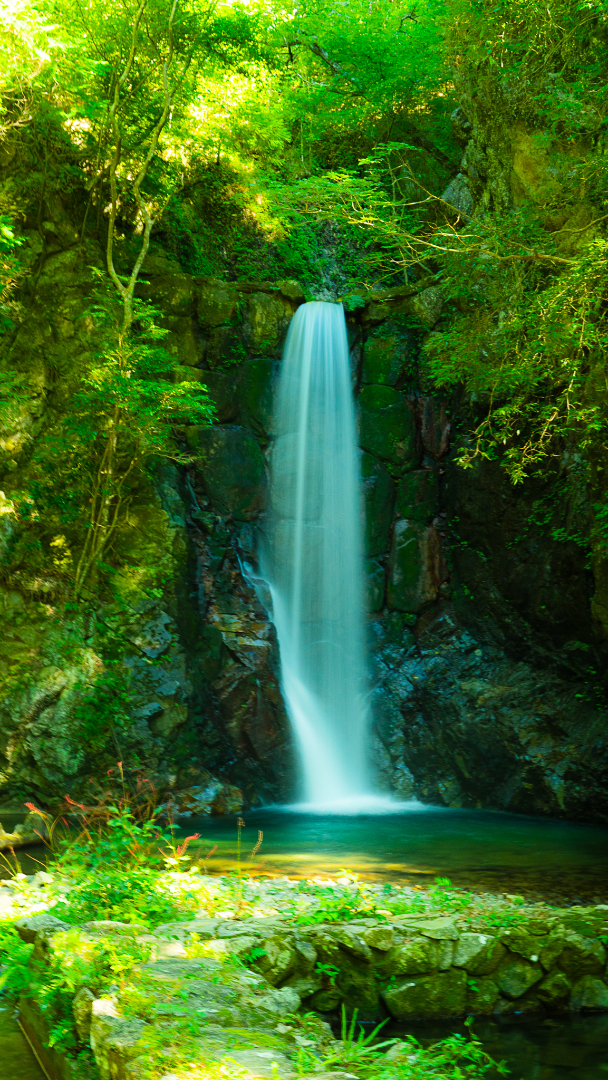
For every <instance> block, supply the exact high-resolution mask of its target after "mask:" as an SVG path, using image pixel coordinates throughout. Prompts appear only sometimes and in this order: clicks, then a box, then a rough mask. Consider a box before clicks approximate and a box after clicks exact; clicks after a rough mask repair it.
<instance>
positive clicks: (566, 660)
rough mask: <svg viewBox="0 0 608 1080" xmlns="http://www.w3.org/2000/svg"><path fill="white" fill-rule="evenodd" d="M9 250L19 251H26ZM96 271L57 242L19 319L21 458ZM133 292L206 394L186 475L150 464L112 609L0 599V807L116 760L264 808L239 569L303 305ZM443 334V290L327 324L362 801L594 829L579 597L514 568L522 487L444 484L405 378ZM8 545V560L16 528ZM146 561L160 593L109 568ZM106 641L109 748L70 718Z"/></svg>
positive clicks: (253, 610)
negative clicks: (371, 786) (113, 664)
mask: <svg viewBox="0 0 608 1080" xmlns="http://www.w3.org/2000/svg"><path fill="white" fill-rule="evenodd" d="M58 217H59V211H58ZM65 228H66V229H67V228H68V226H67V225H65ZM28 242H29V244H30V245H31V246H32V248H33V250H34V251H35V243H36V237H35V236H34V235H32V236H30V237H29V238H28ZM100 260H101V255H100V252H99V250H98V249H96V246H95V245H93V244H91V245H90V249H89V250H87V251H86V252H84V254H81V253H80V252H79V251H78V249H77V248H76V247H72V246H69V245H67V244H65V242H64V245H63V246H62V245H61V243H59V242H58V244H57V250H55V251H51V252H50V253H49V254H47V256H46V259H45V262H44V265H43V266H42V268H41V272H40V276H39V278H38V283H37V301H38V305H37V307H36V308H35V309H32V311H31V315H30V318H29V319H28V322H27V326H22V327H21V328H20V329H18V330H17V332H16V333H15V334H14V335H13V337H12V340H11V341H10V343H9V344H8V350H9V351H8V355H9V357H10V356H13V357H14V356H15V355H17V354H18V356H19V362H20V364H21V368H22V370H24V371H25V372H26V373H27V378H28V386H29V388H30V394H29V399H28V401H26V402H25V403H24V406H23V409H22V420H21V431H24V430H26V431H28V432H29V433H31V434H32V435H33V437H34V438H35V437H36V433H37V432H38V431H40V430H42V429H43V425H44V423H45V415H47V414H48V410H49V409H50V408H51V407H52V406H53V404H54V405H55V407H56V401H57V390H56V387H55V386H54V384H53V379H52V372H53V356H54V354H55V353H57V354H58V353H59V351H60V350H61V351H62V353H63V354H65V353H66V351H67V352H68V353H70V352H71V353H73V354H74V355H80V354H81V353H82V350H83V349H86V348H90V347H91V345H90V331H89V330H88V329H87V326H86V321H85V320H83V319H82V318H81V315H82V311H83V310H84V309H85V307H86V297H87V290H88V288H89V286H90V270H89V269H87V267H88V266H90V265H91V264H94V263H95V262H97V263H100ZM145 273H146V278H147V280H148V282H149V284H148V285H146V286H144V287H142V292H143V293H145V295H146V296H148V297H149V298H151V299H153V300H154V301H155V302H156V303H157V304H158V305H159V306H160V307H161V308H162V311H163V313H164V323H165V325H166V327H167V329H169V331H170V335H169V338H168V339H167V344H168V348H169V350H170V351H171V352H172V353H173V354H174V355H175V356H176V358H177V360H178V361H179V365H180V366H179V367H178V368H177V370H176V372H175V375H174V377H175V378H176V379H180V378H182V377H184V378H185V377H188V378H192V377H194V378H196V379H200V380H201V381H202V382H204V383H206V384H207V385H208V387H209V390H210V393H211V396H212V398H213V399H214V401H215V402H216V405H217V419H216V423H215V424H214V426H213V427H210V428H206V429H205V428H200V427H197V426H191V427H188V428H185V429H184V431H183V437H184V442H185V443H186V444H187V446H188V447H189V448H190V450H191V451H192V453H193V454H194V456H195V461H194V462H193V464H192V465H191V466H189V467H187V468H184V467H177V466H172V465H165V466H163V467H161V468H160V469H158V470H157V472H156V474H155V476H154V477H153V478H152V479H151V480H150V482H149V483H146V484H141V485H140V488H139V490H138V492H137V493H136V496H135V497H134V499H133V502H132V505H131V509H130V515H129V524H128V527H125V528H124V529H123V530H122V532H121V534H120V536H119V538H118V540H117V543H116V558H117V559H118V560H122V567H123V568H122V569H121V571H120V574H122V578H123V579H124V580H123V586H122V597H123V599H124V603H123V604H122V605H114V606H112V605H106V607H104V608H103V609H100V612H99V619H98V620H97V621H95V620H94V621H93V622H92V621H91V620H90V618H89V619H88V621H87V618H86V617H83V616H81V617H77V618H76V619H75V620H74V622H73V623H72V624H71V625H70V626H68V627H66V625H65V624H59V623H58V622H57V621H56V620H55V621H54V619H53V614H52V612H53V593H52V585H47V586H46V593H45V581H44V578H43V577H41V576H40V575H39V578H38V580H37V581H31V580H29V579H27V577H26V575H25V571H24V575H23V576H22V578H21V579H14V580H13V581H12V583H11V582H5V584H4V586H3V589H2V597H1V599H2V605H3V609H4V610H3V623H4V627H5V628H6V633H5V637H4V642H3V645H2V650H3V652H2V658H3V661H4V663H5V666H6V668H7V670H9V671H10V670H11V668H10V665H11V663H13V664H14V663H15V658H17V660H19V659H20V660H21V662H24V661H26V662H27V663H28V665H29V666H28V679H27V685H26V686H25V688H24V687H23V686H21V687H19V686H17V688H16V689H14V690H13V691H12V692H11V693H10V694H9V696H8V697H7V698H6V699H5V704H4V712H3V714H2V720H1V725H2V727H1V730H2V747H1V749H2V754H3V761H4V764H3V770H2V788H3V792H4V794H5V797H7V798H15V799H17V798H18V797H21V796H23V795H26V796H27V795H30V796H32V795H34V796H36V798H39V799H42V800H46V801H47V802H49V801H52V800H53V799H55V798H57V797H58V796H60V795H62V794H63V793H64V792H65V791H66V790H68V791H70V792H72V793H78V792H82V791H85V790H86V780H87V778H88V777H89V776H90V775H91V774H93V775H104V774H105V770H106V769H107V768H110V767H112V766H113V765H114V764H115V762H116V760H118V759H119V758H120V759H122V760H123V761H125V762H127V763H129V764H130V766H131V767H135V766H138V765H139V766H141V767H142V769H143V770H144V772H145V773H146V775H147V776H148V777H150V778H151V779H153V780H154V781H155V782H156V783H157V784H158V785H159V786H160V787H161V788H162V789H164V790H167V791H173V793H174V794H175V797H176V799H177V802H178V805H179V806H180V807H181V808H182V809H184V810H188V809H190V810H192V811H193V812H195V811H199V812H207V811H209V810H212V811H213V812H222V811H229V810H236V809H238V808H240V806H241V805H243V803H244V804H245V805H250V804H254V805H255V804H257V803H259V802H262V801H269V800H283V799H286V798H289V797H290V796H291V795H293V793H294V765H293V756H292V747H291V738H290V733H289V727H288V722H287V719H286V716H285V710H284V707H283V703H282V700H281V694H280V689H279V670H278V657H277V648H276V641H275V635H274V630H273V627H272V624H271V623H270V621H269V618H268V615H267V612H266V610H265V608H264V605H263V602H262V600H263V598H262V599H259V598H258V597H257V596H256V593H255V591H254V589H253V587H252V586H251V584H249V582H248V581H247V580H246V578H245V576H244V575H243V569H242V568H243V566H244V565H245V564H248V565H250V566H252V567H254V568H255V558H256V555H255V553H256V548H257V529H258V528H259V527H263V521H264V508H265V500H266V485H267V464H266V463H267V454H268V447H269V438H270V422H271V409H272V395H273V384H274V379H275V376H276V372H277V369H278V364H279V361H280V356H281V350H282V345H283V341H284V338H285V333H286V330H287V327H288V325H289V321H290V319H291V317H292V315H293V313H294V311H295V310H296V308H297V306H298V305H299V304H300V303H301V302H303V299H304V297H303V294H302V292H301V290H300V288H299V286H298V285H297V283H294V282H287V283H281V284H280V285H277V284H275V283H256V282H252V283H238V284H225V283H220V282H217V281H214V280H201V279H194V278H192V277H189V276H188V275H186V274H184V273H182V272H181V270H180V268H179V267H178V266H177V264H175V263H173V262H171V261H170V260H167V259H165V258H164V257H162V256H161V255H155V256H153V257H149V258H148V260H147V263H146V266H145ZM57 296H60V297H61V301H60V303H59V304H57V302H56V298H57ZM440 312H441V294H440V292H439V290H438V289H437V288H436V287H435V286H434V285H431V286H429V287H425V284H424V282H421V283H420V284H419V285H418V286H416V287H411V288H410V287H406V288H401V289H395V290H393V291H392V292H386V293H378V294H374V295H373V299H372V300H371V301H370V300H366V301H365V303H364V305H363V306H357V307H356V308H355V310H353V311H350V312H348V313H347V322H348V332H349V339H350V347H351V361H352V376H353V385H354V388H355V392H356V395H357V409H358V415H359V422H360V444H361V447H362V451H363V458H362V464H363V476H364V487H365V504H366V556H367V563H366V565H367V574H368V596H369V606H370V609H371V614H370V622H369V641H370V651H371V663H372V675H373V685H374V691H373V709H374V716H375V726H374V755H375V763H376V770H377V775H378V781H379V783H380V784H381V786H382V787H383V788H385V789H387V790H391V791H393V792H394V793H395V794H396V795H397V796H398V797H401V798H404V797H411V796H416V797H419V798H422V799H425V800H428V801H432V802H440V803H446V804H448V805H452V806H470V805H477V806H486V807H499V808H504V809H509V810H513V811H518V812H534V813H549V814H560V815H562V814H565V815H567V816H572V817H584V818H589V819H594V820H606V818H607V817H608V803H607V802H606V793H605V791H606V789H605V780H606V773H607V755H606V737H605V731H606V719H605V715H604V714H603V713H602V712H601V710H600V711H598V709H597V708H596V706H595V705H594V704H593V702H592V701H591V700H589V699H590V696H592V695H590V693H589V688H588V679H587V681H585V679H586V671H587V667H588V666H589V664H590V657H594V656H596V657H597V656H598V655H599V657H600V662H601V652H600V653H598V650H601V647H602V644H601V637H598V631H597V629H595V628H594V624H593V622H592V618H591V600H592V596H593V590H594V583H593V578H592V576H591V574H590V572H589V570H587V569H586V568H585V557H584V554H583V553H582V552H581V550H580V549H579V548H578V547H577V546H576V545H575V544H574V543H569V544H568V543H557V542H555V541H553V540H552V539H551V538H550V537H549V536H548V534H547V532H546V530H545V531H543V530H542V528H541V527H540V526H532V527H530V528H529V529H528V532H527V535H526V539H525V541H524V542H520V543H518V544H514V541H515V540H516V538H517V537H518V536H519V535H520V534H521V533H522V530H523V524H524V523H525V521H526V520H527V515H528V513H529V511H530V508H531V506H532V503H533V502H534V500H535V499H536V498H537V497H538V489H537V488H534V487H533V486H532V485H530V487H524V488H523V489H513V488H512V487H510V486H509V484H508V482H507V480H506V479H505V478H504V477H503V476H502V474H501V473H500V471H499V468H498V466H494V465H491V464H483V465H481V466H480V467H479V468H477V469H475V470H469V471H463V470H462V469H460V468H458V467H457V466H455V465H454V463H453V452H452V451H453V447H454V445H455V444H456V443H457V441H458V439H459V438H460V437H461V436H460V433H459V425H460V424H461V423H462V417H463V416H465V417H466V408H467V404H466V402H459V401H458V399H457V398H455V399H453V400H449V401H448V400H443V399H441V398H440V397H438V396H436V395H435V394H433V393H432V392H431V390H430V387H429V385H428V383H427V381H426V379H425V374H424V368H423V367H421V366H420V363H419V344H420V340H421V338H422V337H423V335H424V334H426V333H428V332H430V331H432V328H433V326H434V324H435V322H436V320H437V319H438V317H439V315H440ZM13 443H14V446H13V449H12V451H11V447H10V446H9V450H8V452H9V453H12V460H13V461H14V464H13V466H11V467H10V468H9V471H8V473H6V474H5V480H4V486H5V489H6V497H7V499H9V497H10V490H11V487H10V485H11V483H16V482H17V481H15V479H14V478H15V476H16V477H17V478H18V475H19V469H20V468H21V467H22V465H21V463H20V462H21V459H20V457H19V453H20V444H19V432H18V431H17V432H16V434H15V436H14V440H13ZM5 452H6V447H5ZM11 477H12V478H13V479H11ZM7 481H8V482H7ZM547 483H548V484H549V483H550V481H549V480H548V481H547ZM581 498H583V499H584V491H583V492H582V495H581ZM7 505H8V504H7ZM565 512H566V511H565ZM569 512H570V511H569ZM2 520H3V522H4V535H5V540H6V538H7V537H8V538H10V533H11V528H13V526H12V524H11V515H10V512H6V513H5V514H4V515H3V518H2ZM144 548H145V549H146V557H147V558H148V561H150V560H151V561H152V562H154V563H155V564H157V566H158V567H159V568H160V571H162V574H161V579H160V580H161V589H160V590H157V594H154V593H153V592H152V591H151V590H148V591H147V592H145V591H142V590H141V589H139V586H138V583H137V581H136V580H135V572H134V571H133V572H132V573H131V571H130V569H129V567H130V566H132V565H135V564H136V562H137V558H138V556H139V555H141V551H142V549H144ZM130 573H131V576H130ZM42 608H45V610H46V615H45V616H44V618H42V615H43V614H44V612H42ZM41 612H42V614H41ZM49 612H50V614H49ZM104 622H105V623H106V624H108V623H109V624H111V625H112V626H113V627H114V628H119V629H120V632H121V634H122V635H123V640H125V641H126V642H127V643H128V644H127V649H126V653H125V654H124V656H123V658H122V660H121V664H122V665H123V667H124V666H126V668H127V669H128V670H129V672H130V686H129V693H130V699H129V702H128V707H127V715H126V718H125V719H124V721H123V722H122V724H121V726H120V727H119V728H118V729H117V728H116V727H113V728H111V729H108V730H107V731H104V730H103V725H102V724H101V720H100V727H99V730H95V731H93V732H91V731H90V730H89V728H86V729H85V728H84V727H83V724H84V721H83V719H82V709H81V707H80V706H81V703H82V700H83V694H85V693H86V688H87V687H88V686H91V685H94V684H95V681H96V679H98V678H99V675H100V673H101V672H102V670H103V663H102V660H101V658H100V649H99V634H100V633H101V632H102V630H103V623H104ZM100 627H101V629H100ZM68 646H69V647H68ZM591 662H593V660H591ZM596 663H597V659H596ZM100 716H101V713H100Z"/></svg>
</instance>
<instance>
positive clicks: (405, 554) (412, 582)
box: [387, 519, 447, 614]
mask: <svg viewBox="0 0 608 1080" xmlns="http://www.w3.org/2000/svg"><path fill="white" fill-rule="evenodd" d="M446 577H447V569H446V566H445V560H444V557H443V552H442V548H441V537H440V535H439V533H438V531H437V529H435V527H434V526H432V525H430V526H428V527H427V528H424V527H423V526H421V525H417V524H415V523H414V522H410V521H406V520H404V519H401V520H399V521H397V522H396V524H395V529H394V532H393V543H392V546H391V552H390V556H389V563H388V593H387V596H388V605H389V607H391V608H396V609H397V610H398V611H407V612H411V613H412V614H417V613H418V612H420V611H422V609H423V608H424V607H426V605H427V604H430V603H432V602H433V601H434V600H436V599H437V597H438V595H439V588H440V586H441V584H442V582H443V581H445V580H446Z"/></svg>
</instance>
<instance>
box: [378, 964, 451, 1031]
mask: <svg viewBox="0 0 608 1080" xmlns="http://www.w3.org/2000/svg"><path fill="white" fill-rule="evenodd" d="M382 997H383V998H384V1002H385V1004H386V1007H387V1009H388V1011H389V1012H390V1014H391V1016H394V1018H395V1020H409V1019H411V1018H413V1017H425V1018H426V1017H428V1018H429V1019H430V1018H433V1017H439V1016H459V1015H461V1014H462V1013H463V1012H464V1011H465V1008H466V1000H467V977H466V975H465V973H464V971H457V970H456V969H454V968H453V969H452V970H451V971H446V972H445V973H438V974H436V975H431V976H427V977H426V978H421V979H404V980H403V981H401V982H400V983H398V984H397V986H395V987H394V988H391V989H390V990H385V992H384V994H383V995H382Z"/></svg>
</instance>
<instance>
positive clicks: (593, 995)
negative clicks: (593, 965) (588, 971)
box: [570, 975, 608, 1012]
mask: <svg viewBox="0 0 608 1080" xmlns="http://www.w3.org/2000/svg"><path fill="white" fill-rule="evenodd" d="M570 1008H571V1009H572V1010H573V1011H576V1012H578V1011H579V1010H588V1011H593V1012H605V1011H608V986H607V985H606V983H605V982H603V981H602V979H597V978H594V977H593V975H583V977H582V979H579V980H578V982H577V983H575V984H574V986H573V987H572V997H571V998H570Z"/></svg>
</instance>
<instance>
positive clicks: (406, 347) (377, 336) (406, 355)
mask: <svg viewBox="0 0 608 1080" xmlns="http://www.w3.org/2000/svg"><path fill="white" fill-rule="evenodd" d="M413 360H414V346H413V342H412V341H411V340H410V337H409V336H408V335H407V333H405V332H404V331H403V330H402V329H401V328H398V327H396V326H395V325H394V324H393V323H390V322H389V323H384V324H383V325H382V327H380V328H379V329H378V330H375V331H373V332H372V333H371V334H370V335H369V337H368V338H367V340H366V342H365V345H364V346H363V367H362V379H363V382H364V383H365V384H367V383H373V384H375V385H380V384H384V385H386V386H395V384H396V382H397V380H398V379H399V376H400V374H401V372H402V370H403V368H404V366H406V365H408V364H412V362H413Z"/></svg>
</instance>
